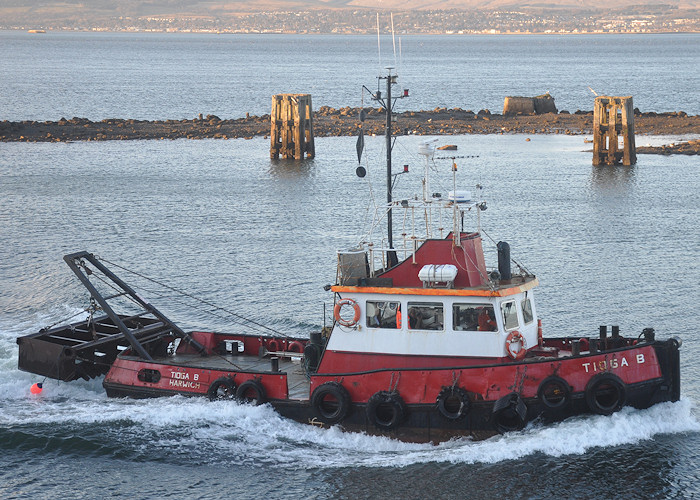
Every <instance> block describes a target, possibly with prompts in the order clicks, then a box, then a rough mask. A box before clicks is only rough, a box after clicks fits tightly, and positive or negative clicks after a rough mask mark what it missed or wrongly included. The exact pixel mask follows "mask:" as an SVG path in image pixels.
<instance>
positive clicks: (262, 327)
mask: <svg viewBox="0 0 700 500" xmlns="http://www.w3.org/2000/svg"><path fill="white" fill-rule="evenodd" d="M100 260H102V261H103V262H106V263H107V264H109V265H110V266H114V267H118V268H119V269H121V270H123V271H126V272H128V273H131V274H133V275H135V276H138V277H140V278H142V279H145V280H146V281H150V282H151V283H155V284H156V285H159V286H162V287H163V288H166V289H168V290H170V291H172V292H175V293H177V294H180V295H183V296H185V297H188V298H190V299H192V300H194V301H196V302H200V303H202V304H205V305H207V306H209V307H213V308H214V309H215V310H218V311H223V312H225V313H227V314H229V315H231V316H233V317H235V318H238V319H240V320H242V321H245V322H247V323H250V324H252V325H254V326H257V327H258V328H261V329H264V330H267V331H270V332H272V333H275V334H277V335H280V336H282V337H285V338H289V335H287V334H285V333H282V332H280V331H279V330H275V329H274V328H270V327H269V326H266V325H263V324H262V323H258V322H257V321H255V320H252V319H250V318H246V317H245V316H241V315H240V314H237V313H235V312H233V311H230V310H228V309H226V308H224V307H221V306H218V305H216V304H214V303H212V302H209V301H208V300H205V299H201V298H199V297H196V296H194V295H192V294H190V293H187V292H185V291H184V290H180V289H178V288H175V287H173V286H170V285H167V284H165V283H162V282H160V281H158V280H155V279H153V278H149V277H148V276H145V275H143V274H141V273H139V272H137V271H132V270H131V269H128V268H126V267H124V266H120V265H119V264H117V263H115V262H111V261H109V260H107V259H104V258H100ZM207 312H209V313H210V314H212V313H211V312H210V311H207Z"/></svg>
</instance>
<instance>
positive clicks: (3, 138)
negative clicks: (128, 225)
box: [0, 106, 700, 154]
mask: <svg viewBox="0 0 700 500" xmlns="http://www.w3.org/2000/svg"><path fill="white" fill-rule="evenodd" d="M359 113H360V108H350V107H345V108H340V109H334V108H330V107H328V106H321V107H320V108H319V109H318V110H317V111H315V112H314V116H313V120H314V123H313V128H314V135H315V136H316V137H330V136H352V135H356V134H357V132H358V129H359V128H360V121H359V119H358V117H359ZM365 113H366V116H367V118H366V120H365V121H364V123H363V124H362V127H363V129H364V132H365V134H367V135H372V134H375V135H382V134H383V133H384V123H385V116H384V112H383V111H382V110H380V109H375V108H365ZM592 127H593V112H592V111H588V112H582V111H577V112H575V113H568V112H566V111H562V112H560V113H556V114H555V113H546V114H541V115H515V116H504V115H499V114H493V113H491V112H489V111H488V110H480V111H478V112H476V113H475V112H473V111H471V110H463V109H459V108H454V109H447V108H436V109H434V110H432V111H406V112H403V113H399V114H398V116H397V121H396V126H395V133H396V134H397V135H401V134H416V135H462V134H515V133H518V134H567V135H582V134H591V131H592ZM635 131H636V133H637V134H638V135H669V134H675V135H690V134H700V116H688V115H687V114H686V113H684V112H682V111H681V112H672V113H639V112H637V113H636V114H635ZM269 134H270V115H262V116H246V117H245V118H239V119H235V120H226V119H223V120H222V119H221V118H219V117H218V116H214V115H207V116H202V115H200V116H199V117H197V118H195V119H193V120H157V121H146V120H130V119H120V118H111V119H105V120H102V121H94V122H93V121H90V120H88V119H87V118H77V117H76V118H72V119H70V120H67V119H65V118H61V119H60V120H59V121H57V122H54V121H43V122H39V121H21V122H10V121H2V122H0V142H16V141H27V142H67V141H107V140H144V139H205V138H214V139H234V138H248V139H249V138H253V137H256V136H265V137H267V136H269ZM682 149H683V150H682V152H683V153H684V154H698V144H697V141H695V143H694V144H692V143H689V146H687V147H684V148H682ZM689 151H690V153H689ZM693 151H694V152H695V153H692V152H693ZM638 152H639V153H645V152H654V151H652V150H648V148H638ZM666 152H671V149H669V148H667V150H666Z"/></svg>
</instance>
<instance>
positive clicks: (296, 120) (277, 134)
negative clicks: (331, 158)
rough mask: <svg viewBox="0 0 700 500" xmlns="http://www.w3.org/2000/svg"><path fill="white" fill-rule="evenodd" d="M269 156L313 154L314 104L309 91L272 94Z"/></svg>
mask: <svg viewBox="0 0 700 500" xmlns="http://www.w3.org/2000/svg"><path fill="white" fill-rule="evenodd" d="M270 126H271V128H270V158H273V159H277V158H279V157H280V155H282V158H294V159H296V160H302V159H303V158H304V154H306V157H307V158H313V157H314V155H315V153H316V149H315V146H314V131H313V107H312V106H311V95H310V94H277V95H273V96H272V112H271V113H270Z"/></svg>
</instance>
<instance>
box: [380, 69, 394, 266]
mask: <svg viewBox="0 0 700 500" xmlns="http://www.w3.org/2000/svg"><path fill="white" fill-rule="evenodd" d="M387 70H388V71H389V74H388V75H387V77H386V106H385V109H386V128H385V130H384V133H385V136H386V206H387V207H389V210H388V212H387V215H386V220H387V233H388V238H389V253H388V254H387V255H388V260H389V267H392V266H393V265H394V264H395V263H396V262H395V261H394V262H392V256H393V257H394V259H396V252H394V251H393V249H394V230H393V226H392V219H391V212H392V208H391V202H392V196H391V184H392V182H391V180H392V179H391V146H392V144H391V114H392V110H393V107H394V106H393V103H392V102H391V83H392V77H391V67H388V68H387ZM380 79H381V77H380ZM394 80H396V77H395V76H394Z"/></svg>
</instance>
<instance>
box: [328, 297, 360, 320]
mask: <svg viewBox="0 0 700 500" xmlns="http://www.w3.org/2000/svg"><path fill="white" fill-rule="evenodd" d="M343 306H350V307H352V308H353V310H354V311H355V314H354V315H353V318H352V319H345V318H343V317H342V316H341V315H340V312H341V309H342V308H343ZM360 312H361V311H360V306H359V305H358V303H357V302H355V301H354V300H353V299H340V300H339V301H338V302H337V303H336V304H335V307H334V308H333V317H334V318H335V320H336V321H337V322H338V323H339V324H340V325H342V326H355V325H356V324H357V322H358V321H360Z"/></svg>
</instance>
